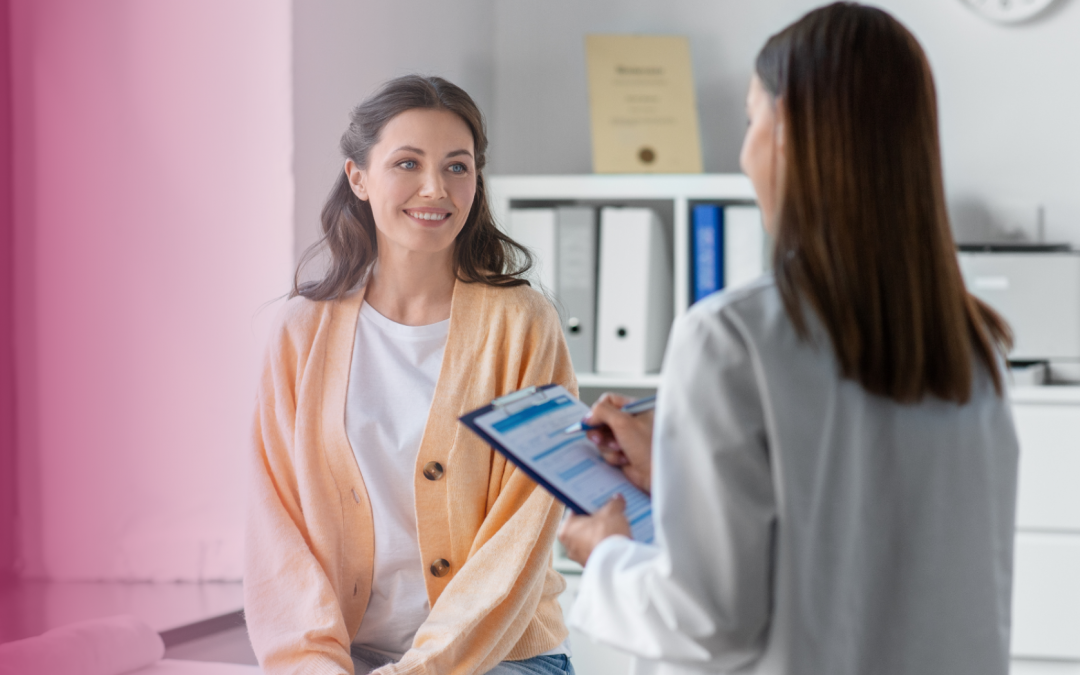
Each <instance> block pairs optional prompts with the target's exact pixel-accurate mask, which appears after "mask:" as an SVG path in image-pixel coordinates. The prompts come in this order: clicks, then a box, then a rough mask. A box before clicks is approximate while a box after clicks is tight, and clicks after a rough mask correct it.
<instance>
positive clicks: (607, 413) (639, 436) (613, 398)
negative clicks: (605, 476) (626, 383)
mask: <svg viewBox="0 0 1080 675" xmlns="http://www.w3.org/2000/svg"><path fill="white" fill-rule="evenodd" d="M632 400H633V399H630V398H627V397H625V396H619V395H618V394H604V395H603V396H601V397H600V400H599V401H597V402H596V405H594V406H593V407H592V412H591V413H590V414H589V417H588V418H586V419H585V423H586V424H588V425H590V426H601V425H603V426H604V427H606V428H602V429H594V430H593V431H590V432H589V433H588V437H589V440H590V441H592V442H593V443H595V444H596V445H597V447H599V448H600V454H601V455H603V457H604V461H606V462H607V463H608V464H611V465H613V466H617V467H619V468H621V469H622V470H623V473H624V474H626V477H627V478H628V479H629V480H630V482H631V483H633V484H634V485H636V486H637V487H638V488H640V489H642V490H644V491H645V492H649V491H650V488H651V487H652V427H653V414H652V412H647V413H642V414H641V415H627V414H626V413H624V412H623V411H622V410H621V409H620V408H622V406H624V405H626V404H627V403H630V402H631V401H632Z"/></svg>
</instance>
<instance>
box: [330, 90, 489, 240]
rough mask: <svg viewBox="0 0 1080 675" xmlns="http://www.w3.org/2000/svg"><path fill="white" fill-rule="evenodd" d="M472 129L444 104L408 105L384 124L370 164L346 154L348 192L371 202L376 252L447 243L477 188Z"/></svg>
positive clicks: (370, 154)
mask: <svg viewBox="0 0 1080 675" xmlns="http://www.w3.org/2000/svg"><path fill="white" fill-rule="evenodd" d="M473 145H474V143H473V137H472V132H471V131H469V127H468V126H467V125H466V124H465V122H464V121H463V120H462V119H461V118H460V117H458V116H457V115H455V114H454V113H452V112H448V111H446V110H425V109H414V110H407V111H405V112H403V113H401V114H400V115H398V116H397V117H394V118H393V119H391V120H390V121H389V122H387V123H386V126H384V127H383V130H382V135H381V137H380V139H379V142H378V143H376V144H375V145H374V147H372V148H371V152H370V153H369V155H368V165H367V167H366V168H361V167H359V166H357V165H356V164H355V163H353V161H352V160H348V161H347V162H345V173H346V174H347V175H348V176H349V182H350V183H351V184H352V188H353V192H354V193H355V194H356V196H357V197H359V198H360V199H363V200H365V201H367V202H370V204H371V212H372V214H374V216H375V227H376V229H377V230H378V244H379V253H380V257H383V255H384V254H387V253H390V249H397V252H410V251H411V252H418V253H437V252H441V251H449V250H450V249H451V247H452V246H453V244H454V239H455V238H456V237H457V235H458V233H459V232H461V228H462V227H464V226H465V220H466V218H468V217H469V210H470V209H471V208H472V204H473V197H474V196H475V195H476V164H475V158H474V155H473V153H474V149H473Z"/></svg>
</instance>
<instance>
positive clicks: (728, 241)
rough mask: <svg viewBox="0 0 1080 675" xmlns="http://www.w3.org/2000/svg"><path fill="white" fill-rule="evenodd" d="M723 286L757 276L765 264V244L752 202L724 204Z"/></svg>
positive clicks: (751, 279) (763, 231)
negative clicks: (750, 203) (738, 204)
mask: <svg viewBox="0 0 1080 675" xmlns="http://www.w3.org/2000/svg"><path fill="white" fill-rule="evenodd" d="M723 223H724V225H723V230H724V249H723V250H724V254H723V255H724V262H723V269H724V287H732V286H741V285H742V284H745V283H746V282H748V281H753V280H754V279H757V278H758V277H760V276H761V275H762V274H763V273H764V272H765V270H766V269H767V268H768V266H767V264H766V258H767V256H768V245H767V243H766V236H765V228H764V227H762V223H761V209H759V208H758V207H756V206H725V207H724V216H723Z"/></svg>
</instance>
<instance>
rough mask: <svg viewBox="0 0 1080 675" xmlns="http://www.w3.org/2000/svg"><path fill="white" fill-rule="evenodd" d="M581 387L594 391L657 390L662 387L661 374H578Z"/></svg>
mask: <svg viewBox="0 0 1080 675" xmlns="http://www.w3.org/2000/svg"><path fill="white" fill-rule="evenodd" d="M577 382H578V386H579V387H590V388H593V389H605V388H607V389H656V388H657V387H659V386H660V375H659V373H649V374H646V375H601V374H598V373H578V374H577Z"/></svg>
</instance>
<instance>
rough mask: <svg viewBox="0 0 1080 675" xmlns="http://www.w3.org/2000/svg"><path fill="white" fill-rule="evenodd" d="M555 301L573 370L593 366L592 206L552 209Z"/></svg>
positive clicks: (594, 294)
mask: <svg viewBox="0 0 1080 675" xmlns="http://www.w3.org/2000/svg"><path fill="white" fill-rule="evenodd" d="M556 222H557V223H558V227H557V231H556V239H557V247H558V257H557V259H556V265H555V268H556V280H555V283H556V286H555V293H556V298H557V299H558V302H557V305H558V308H559V313H560V316H561V318H562V324H563V334H564V335H565V336H566V346H567V347H568V348H569V349H570V360H571V361H572V362H573V364H574V370H575V371H576V372H579V373H591V372H593V371H594V370H595V365H594V363H595V362H594V359H593V355H594V351H595V348H596V253H597V251H596V244H597V242H596V235H597V228H596V210H595V209H593V208H590V207H573V206H566V207H561V208H559V209H558V210H557V212H556Z"/></svg>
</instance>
